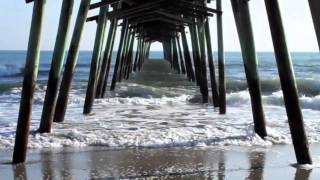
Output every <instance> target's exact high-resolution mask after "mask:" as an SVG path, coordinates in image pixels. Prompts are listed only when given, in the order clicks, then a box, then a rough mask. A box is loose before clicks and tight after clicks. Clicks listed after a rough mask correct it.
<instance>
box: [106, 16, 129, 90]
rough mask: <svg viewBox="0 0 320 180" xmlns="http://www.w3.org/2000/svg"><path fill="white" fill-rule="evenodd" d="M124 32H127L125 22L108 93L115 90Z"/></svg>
mask: <svg viewBox="0 0 320 180" xmlns="http://www.w3.org/2000/svg"><path fill="white" fill-rule="evenodd" d="M126 31H127V22H124V23H123V26H122V30H121V36H120V42H119V48H118V54H117V59H116V64H115V66H114V71H113V77H112V82H111V87H110V91H113V90H114V89H115V88H116V83H117V78H118V74H119V72H118V70H119V65H120V60H121V54H122V49H123V48H122V46H123V44H124V38H125V35H126Z"/></svg>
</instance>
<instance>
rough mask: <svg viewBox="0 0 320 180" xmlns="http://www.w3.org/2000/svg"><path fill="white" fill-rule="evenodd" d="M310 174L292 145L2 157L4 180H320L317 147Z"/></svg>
mask: <svg viewBox="0 0 320 180" xmlns="http://www.w3.org/2000/svg"><path fill="white" fill-rule="evenodd" d="M310 151H311V152H312V153H311V154H312V155H313V160H314V165H313V168H312V169H308V168H305V167H295V165H294V163H295V162H296V160H295V156H294V152H293V147H292V145H273V146H270V147H261V146H252V147H242V146H208V147H192V148H187V147H179V148H126V149H110V148H108V147H82V148H59V149H43V150H35V149H34V150H29V154H28V160H27V162H26V163H25V164H19V165H15V166H13V165H11V164H9V163H8V162H10V161H11V156H10V154H12V151H11V150H2V151H0V162H1V164H0V174H1V175H2V177H5V179H14V178H16V179H17V178H18V179H19V178H20V179H21V178H22V179H39V178H41V177H42V178H43V179H50V178H53V179H98V178H106V179H108V178H115V179H152V178H161V179H186V178H187V179H205V178H211V179H212V178H218V179H231V180H233V179H234V180H236V179H252V180H259V179H280V178H281V179H282V180H286V179H299V180H304V179H305V180H313V179H319V178H320V171H319V168H320V166H319V165H320V144H311V145H310Z"/></svg>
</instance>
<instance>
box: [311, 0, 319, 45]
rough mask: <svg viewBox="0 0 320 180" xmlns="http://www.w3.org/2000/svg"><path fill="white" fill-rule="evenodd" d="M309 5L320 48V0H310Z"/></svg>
mask: <svg viewBox="0 0 320 180" xmlns="http://www.w3.org/2000/svg"><path fill="white" fill-rule="evenodd" d="M309 6H310V10H311V15H312V19H313V24H314V29H315V31H316V36H317V39H318V46H319V50H320V1H319V0H309Z"/></svg>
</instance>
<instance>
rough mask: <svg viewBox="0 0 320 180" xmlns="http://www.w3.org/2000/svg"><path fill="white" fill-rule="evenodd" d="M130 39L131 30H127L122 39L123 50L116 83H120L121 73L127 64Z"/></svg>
mask: <svg viewBox="0 0 320 180" xmlns="http://www.w3.org/2000/svg"><path fill="white" fill-rule="evenodd" d="M130 37H131V29H129V28H127V32H126V36H125V39H124V46H123V50H122V53H121V61H120V68H119V75H118V81H119V82H121V80H122V78H123V71H124V66H125V64H126V62H127V59H126V57H127V54H128V49H129V43H130V42H129V41H130Z"/></svg>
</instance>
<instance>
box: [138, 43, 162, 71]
mask: <svg viewBox="0 0 320 180" xmlns="http://www.w3.org/2000/svg"><path fill="white" fill-rule="evenodd" d="M164 43H165V42H163V44H164ZM163 46H164V45H163ZM163 49H164V51H165V52H167V51H166V49H165V46H164V48H163ZM140 51H141V39H138V44H137V50H136V57H135V60H134V64H133V71H134V72H136V71H137V67H138V63H139V58H140ZM166 58H167V57H166Z"/></svg>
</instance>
